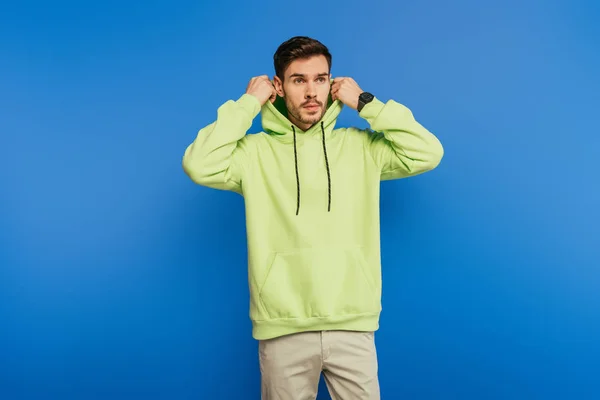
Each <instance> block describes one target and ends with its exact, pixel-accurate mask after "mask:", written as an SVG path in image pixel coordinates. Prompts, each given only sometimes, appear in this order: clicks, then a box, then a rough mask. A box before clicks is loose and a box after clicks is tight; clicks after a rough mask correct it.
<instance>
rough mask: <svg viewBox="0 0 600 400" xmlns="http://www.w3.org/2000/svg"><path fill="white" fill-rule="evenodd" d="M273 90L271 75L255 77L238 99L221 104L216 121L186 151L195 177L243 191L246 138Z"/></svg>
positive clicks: (204, 183) (188, 166)
mask: <svg viewBox="0 0 600 400" xmlns="http://www.w3.org/2000/svg"><path fill="white" fill-rule="evenodd" d="M271 89H272V90H271ZM272 93H274V88H273V86H272V84H271V83H270V81H269V80H268V78H266V77H258V78H253V79H252V80H251V81H250V84H249V85H248V88H247V90H246V93H244V94H243V95H242V96H241V97H240V98H239V99H238V100H236V101H233V100H229V101H227V102H225V103H224V104H223V105H221V106H220V107H219V108H218V110H217V119H216V121H214V122H213V123H211V124H210V125H208V126H206V127H204V128H202V129H200V131H199V132H198V134H197V136H196V138H195V140H194V141H193V142H192V143H191V144H190V145H189V146H188V147H187V148H186V150H185V153H184V155H183V162H182V165H183V170H184V171H185V173H186V174H187V175H188V176H189V177H190V179H191V180H192V181H194V182H195V183H197V184H199V185H202V186H207V187H210V188H213V189H220V190H231V191H234V192H237V193H240V194H241V192H242V175H243V170H244V168H245V163H246V161H247V159H248V158H247V147H246V141H245V140H243V139H244V137H245V136H246V133H247V132H248V129H250V127H251V126H252V121H253V120H254V118H255V117H256V116H257V115H258V113H259V112H260V108H261V106H262V105H263V104H264V103H265V102H266V101H267V100H269V98H273V97H272V96H273V95H272Z"/></svg>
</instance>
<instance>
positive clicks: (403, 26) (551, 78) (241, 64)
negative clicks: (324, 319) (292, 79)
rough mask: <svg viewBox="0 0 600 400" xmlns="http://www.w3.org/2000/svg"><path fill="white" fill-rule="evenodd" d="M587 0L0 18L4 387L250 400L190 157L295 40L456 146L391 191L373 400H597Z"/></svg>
mask: <svg viewBox="0 0 600 400" xmlns="http://www.w3.org/2000/svg"><path fill="white" fill-rule="evenodd" d="M599 4H600V3H598V2H593V1H587V2H586V1H542V0H539V1H516V0H511V1H504V2H495V1H494V2H489V1H488V2H479V1H475V0H472V1H465V0H463V1H454V2H447V1H441V0H438V1H419V2H414V1H413V2H398V1H387V2H364V1H345V2H342V1H337V0H330V1H328V2H291V3H286V2H247V3H242V2H239V3H237V4H233V3H232V4H230V3H220V4H217V3H216V2H210V3H208V4H207V3H206V2H200V1H194V2H192V1H179V2H174V3H170V4H169V3H168V2H167V1H159V0H156V1H144V2H142V1H137V2H133V1H132V2H124V3H121V4H119V2H117V1H114V0H113V1H101V2H85V3H82V2H74V1H71V2H69V1H55V2H41V1H40V2H36V1H21V2H18V4H17V2H14V3H13V4H8V3H7V4H5V5H3V6H2V9H1V10H0V34H1V37H2V44H1V50H2V52H1V55H0V93H1V95H0V132H1V135H2V139H1V143H2V146H1V147H0V148H1V150H0V151H1V157H0V178H1V183H2V195H1V196H0V227H1V229H0V266H1V268H0V398H2V399H6V400H12V399H25V398H35V399H55V398H56V399H65V400H66V399H85V400H92V399H133V398H144V399H147V400H153V399H177V400H183V399H198V398H201V399H217V398H218V399H220V398H223V399H225V398H237V399H258V398H259V370H258V361H257V357H256V356H257V345H256V342H255V341H254V340H253V339H252V338H251V336H250V334H251V332H250V328H251V327H250V321H249V319H248V288H247V282H246V238H245V227H244V211H243V199H242V198H241V197H240V196H238V195H236V194H233V193H227V192H218V191H215V190H211V189H206V188H203V187H200V186H196V185H194V184H193V183H192V182H191V181H190V180H189V179H188V178H187V177H186V176H185V174H184V173H183V170H182V168H181V157H182V155H183V151H184V150H185V147H186V146H187V145H188V144H189V143H190V142H191V141H192V140H193V139H194V137H195V135H196V132H197V130H198V129H200V128H201V127H203V126H204V125H206V124H208V123H210V122H212V120H213V119H214V118H215V117H216V109H217V107H218V106H219V105H220V104H222V103H223V102H225V101H226V100H228V99H235V98H238V97H239V96H240V95H241V94H242V93H243V92H244V91H245V88H246V85H247V83H248V81H249V79H250V78H251V77H252V76H255V75H261V74H269V75H270V76H272V75H273V66H272V54H273V52H274V51H275V49H276V48H277V46H278V45H279V43H280V42H282V41H283V40H286V39H287V38H289V37H291V36H293V35H297V34H302V35H304V34H306V35H309V36H314V37H316V38H318V39H320V40H322V41H323V42H324V43H325V44H326V45H328V46H329V47H330V49H331V51H332V52H333V55H334V63H333V71H332V72H333V75H334V76H352V77H353V78H355V79H356V80H357V82H358V83H359V84H360V85H361V86H362V88H363V89H366V90H370V91H372V92H374V93H376V94H377V95H378V97H380V98H382V99H384V100H386V99H389V98H393V99H395V100H397V101H399V102H402V103H404V104H406V105H407V106H409V107H410V108H411V109H412V110H413V112H414V114H415V116H416V117H417V119H418V120H419V121H420V122H422V123H423V124H424V125H425V126H426V127H428V128H429V129H430V130H431V131H432V132H434V133H435V134H436V135H437V136H438V137H439V138H440V140H441V141H442V143H443V145H444V147H445V151H446V153H445V158H444V159H443V161H442V163H441V164H440V166H439V167H438V169H436V170H435V171H433V172H430V173H428V174H426V175H422V176H419V177H416V178H412V179H406V180H402V181H392V182H384V183H383V184H382V199H381V207H382V221H381V230H382V252H383V263H384V266H383V271H384V298H383V307H384V311H383V314H382V319H381V324H382V325H381V330H380V331H379V333H378V335H377V345H378V349H379V357H380V379H381V387H382V393H383V398H384V399H461V400H462V399H528V400H530V399H565V400H567V399H568V400H571V399H577V400H583V399H597V398H600V382H599V378H598V377H599V376H600V344H599V340H598V339H599V338H600V311H599V309H600V294H599V293H600V272H599V270H598V269H599V266H600V239H599V238H600V231H599V222H600V215H599V212H598V208H599V207H598V205H599V204H600V189H599V182H600V179H599V178H598V176H597V175H598V172H599V171H600V170H599V168H598V165H597V162H598V159H599V156H600V139H599V136H600V135H599V134H600V132H599V130H598V120H597V118H598V108H599V106H600V101H599V95H598V93H599V92H600V75H599V74H598V71H600V51H598V49H599V47H598V43H600V28H599V25H598V23H597V21H598V18H600V6H599ZM339 125H340V126H343V125H346V126H347V125H355V126H361V127H365V126H366V124H365V121H363V120H361V119H360V118H359V117H358V116H357V115H356V114H355V113H354V112H352V110H350V109H345V110H344V111H343V113H342V115H341V118H340V121H339ZM259 128H260V126H259V124H258V120H257V123H256V124H255V125H254V126H253V130H252V131H251V132H255V131H256V130H258V129H259ZM319 398H328V395H327V394H326V390H325V388H324V386H323V385H322V384H321V391H320V394H319Z"/></svg>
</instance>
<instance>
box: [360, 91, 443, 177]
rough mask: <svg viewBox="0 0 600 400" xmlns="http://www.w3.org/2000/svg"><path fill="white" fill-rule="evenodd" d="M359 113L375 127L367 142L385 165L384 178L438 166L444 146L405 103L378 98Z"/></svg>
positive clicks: (372, 152)
mask: <svg viewBox="0 0 600 400" xmlns="http://www.w3.org/2000/svg"><path fill="white" fill-rule="evenodd" d="M359 115H360V116H361V117H362V118H364V119H365V120H367V122H369V125H370V127H371V130H372V131H373V132H371V134H370V135H368V137H367V139H366V146H367V149H368V151H369V152H370V153H371V156H372V157H373V159H374V161H375V163H376V164H377V165H378V166H379V168H380V169H381V180H390V179H398V178H405V177H410V176H414V175H418V174H421V173H423V172H427V171H430V170H432V169H434V168H435V167H437V166H438V164H439V163H440V161H441V160H442V157H443V155H444V149H443V147H442V144H441V143H440V141H439V140H438V138H437V137H435V136H434V135H433V134H432V133H431V132H429V131H428V130H427V129H425V128H424V127H423V126H422V125H421V124H419V123H418V122H417V121H416V120H415V119H414V117H413V115H412V112H411V111H410V110H409V109H408V108H407V107H405V106H404V105H402V104H400V103H397V102H395V101H393V100H389V101H388V102H387V103H383V102H382V101H381V100H379V99H377V98H375V99H373V101H371V102H370V103H368V104H366V105H365V106H364V107H363V109H362V110H361V112H360V114H359Z"/></svg>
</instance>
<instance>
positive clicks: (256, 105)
mask: <svg viewBox="0 0 600 400" xmlns="http://www.w3.org/2000/svg"><path fill="white" fill-rule="evenodd" d="M236 103H237V104H238V105H239V106H240V107H242V108H243V109H244V110H245V111H246V112H247V113H248V116H249V117H250V119H254V118H256V116H257V115H258V113H259V112H260V109H261V107H260V101H258V99H257V98H256V97H254V96H253V95H251V94H248V93H244V94H243V95H242V96H241V97H240V98H239V99H237V101H236Z"/></svg>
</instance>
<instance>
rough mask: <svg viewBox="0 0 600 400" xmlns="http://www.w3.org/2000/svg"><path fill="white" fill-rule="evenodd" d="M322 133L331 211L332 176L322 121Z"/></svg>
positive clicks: (328, 209)
mask: <svg viewBox="0 0 600 400" xmlns="http://www.w3.org/2000/svg"><path fill="white" fill-rule="evenodd" d="M321 132H322V133H323V153H324V154H325V166H326V167H327V194H328V196H329V199H328V203H327V211H331V174H330V173H329V160H328V159H327V147H325V128H324V127H323V121H321Z"/></svg>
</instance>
